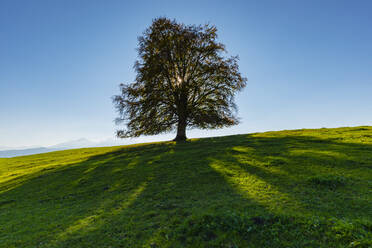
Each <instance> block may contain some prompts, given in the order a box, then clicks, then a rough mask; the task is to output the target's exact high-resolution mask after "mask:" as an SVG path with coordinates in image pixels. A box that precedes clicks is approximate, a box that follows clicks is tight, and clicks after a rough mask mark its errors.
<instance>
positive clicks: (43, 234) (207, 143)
mask: <svg viewBox="0 0 372 248" xmlns="http://www.w3.org/2000/svg"><path fill="white" fill-rule="evenodd" d="M0 247H4V248H5V247H7V248H10V247H17V248H19V247H100V248H101V247H111V248H117V247H152V248H154V247H231V248H232V247H372V127H355V128H337V129H325V128H323V129H314V130H309V129H307V130H305V129H304V130H293V131H280V132H266V133H257V134H247V135H235V136H227V137H218V138H208V139H194V140H191V141H189V142H187V143H183V144H176V143H174V142H162V143H151V144H140V145H132V146H122V147H109V148H88V149H76V150H67V151H60V152H53V153H46V154H38V155H32V156H24V157H17V158H9V159H0Z"/></svg>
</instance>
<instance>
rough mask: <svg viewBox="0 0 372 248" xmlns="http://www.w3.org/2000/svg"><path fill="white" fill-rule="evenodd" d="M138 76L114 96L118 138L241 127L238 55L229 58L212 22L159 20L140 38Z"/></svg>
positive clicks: (241, 84)
mask: <svg viewBox="0 0 372 248" xmlns="http://www.w3.org/2000/svg"><path fill="white" fill-rule="evenodd" d="M138 41H139V47H138V57H139V59H138V60H137V61H136V63H135V70H136V72H137V77H136V80H135V82H134V83H131V84H121V85H120V91H121V94H120V95H117V96H114V99H113V101H114V104H115V106H116V109H117V110H118V112H119V117H118V118H117V119H116V123H117V124H119V123H123V124H124V125H125V126H126V128H125V129H124V130H119V131H118V132H117V135H118V136H119V137H123V138H125V137H138V136H140V135H155V134H159V133H166V132H170V131H173V130H175V129H177V137H176V140H185V139H186V127H187V128H202V129H214V128H221V127H226V126H231V125H236V124H237V123H238V119H237V117H236V116H235V114H236V105H235V103H234V95H235V93H236V92H237V91H239V90H241V89H242V88H244V86H245V84H246V78H244V77H242V76H241V74H240V72H239V67H238V64H237V61H238V57H230V58H225V57H224V56H223V53H224V52H226V50H225V46H224V45H223V44H221V43H219V42H218V41H217V29H216V27H215V26H212V25H209V24H208V25H204V26H201V25H199V26H196V25H185V24H181V23H177V22H176V21H175V20H169V19H167V18H158V19H155V20H154V21H153V23H152V25H151V26H150V27H149V28H148V29H147V30H146V31H145V32H144V33H143V35H142V36H140V37H139V38H138Z"/></svg>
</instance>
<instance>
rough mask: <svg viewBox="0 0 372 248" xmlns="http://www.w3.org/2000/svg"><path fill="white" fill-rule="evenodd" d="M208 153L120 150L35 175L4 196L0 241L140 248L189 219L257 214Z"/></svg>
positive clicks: (196, 148)
mask: <svg viewBox="0 0 372 248" xmlns="http://www.w3.org/2000/svg"><path fill="white" fill-rule="evenodd" d="M208 148H211V147H210V145H208V144H206V143H203V142H195V143H194V142H193V143H192V144H190V143H185V144H174V143H169V144H153V145H147V146H141V147H138V148H137V147H132V148H123V149H119V150H117V151H114V152H110V153H107V154H102V155H98V156H93V157H91V158H89V159H88V160H86V161H83V162H81V163H77V164H72V165H69V166H68V167H63V168H62V169H56V170H53V171H42V172H38V173H37V174H36V175H32V176H30V178H31V179H29V180H27V181H24V182H23V184H19V185H17V187H14V188H12V189H10V190H8V191H6V192H5V193H3V194H1V198H2V199H4V201H8V203H7V204H5V205H3V206H2V209H1V214H2V215H1V217H2V221H4V223H7V225H5V226H2V237H1V235H0V240H4V241H3V242H6V241H9V240H6V239H9V237H10V238H11V240H10V241H9V242H8V243H6V244H14V245H15V246H17V247H25V246H27V245H30V244H31V245H32V246H35V247H78V246H81V245H82V244H81V243H79V242H81V240H83V241H84V242H83V244H84V245H85V246H86V247H88V246H93V245H95V246H97V247H108V246H109V245H110V244H112V245H115V246H122V247H138V246H140V244H142V245H147V244H150V243H151V242H152V238H153V237H154V236H159V235H163V233H162V232H165V230H167V228H168V229H169V228H171V226H174V225H177V222H179V221H180V219H181V220H182V219H183V218H187V217H188V216H190V215H198V214H203V213H208V212H210V213H218V212H226V211H243V210H244V209H246V208H247V207H250V209H251V211H252V212H255V211H256V212H259V213H262V208H261V207H260V204H259V203H257V202H255V201H254V200H250V199H246V198H245V197H244V196H243V195H242V194H241V192H238V191H236V190H235V189H234V188H233V187H231V185H230V184H229V183H228V182H226V181H225V178H224V177H223V175H221V174H220V173H218V172H216V171H215V170H214V169H213V168H211V167H210V166H209V160H208V159H207V158H208V157H209V156H211V155H213V154H214V153H215V152H216V151H210V150H208ZM222 149H224V148H223V147H222ZM123 223H125V225H124V226H123ZM164 223H167V225H168V226H162V225H164ZM10 234H16V235H10ZM164 235H166V233H164ZM97 237H99V238H97ZM77 241H79V242H77ZM132 242H135V243H132ZM0 246H1V242H0Z"/></svg>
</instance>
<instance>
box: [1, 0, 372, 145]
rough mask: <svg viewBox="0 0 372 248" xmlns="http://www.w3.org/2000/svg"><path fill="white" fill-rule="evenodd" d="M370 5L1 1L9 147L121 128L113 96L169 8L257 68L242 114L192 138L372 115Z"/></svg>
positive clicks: (371, 119) (248, 70)
mask: <svg viewBox="0 0 372 248" xmlns="http://www.w3.org/2000/svg"><path fill="white" fill-rule="evenodd" d="M155 2H156V4H154V3H155ZM371 13H372V1H368V0H366V1H362V0H359V1H340V0H335V1H326V0H321V1H315V0H312V1H305V0H303V1H298V0H293V1H284V0H282V1H274V0H273V1H202V0H198V1H189V0H188V1H104V0H101V1H93V0H89V1H88V0H87V1H82V0H79V1H76V0H70V1H68V0H60V1H57V0H55V1H49V0H45V1H37V0H33V1H27V0H23V1H20V0H2V1H0V146H28V145H51V144H55V143H58V142H63V141H66V140H71V139H77V138H81V137H85V138H88V139H106V138H109V137H113V136H114V131H115V129H116V127H115V125H114V123H113V119H114V118H115V117H116V113H115V111H114V108H113V105H112V102H111V96H112V95H115V94H117V93H119V91H118V85H119V83H121V82H132V81H133V80H134V77H135V74H134V70H133V64H134V61H135V59H136V55H137V54H136V50H135V48H136V47H137V37H138V36H139V35H141V33H142V32H143V31H144V29H145V28H146V27H147V26H149V25H150V24H151V21H152V19H153V18H155V17H159V16H166V17H169V18H176V19H177V20H178V21H180V22H184V23H187V24H204V23H207V22H210V23H212V24H215V25H216V26H217V28H218V30H219V32H218V33H219V38H220V41H221V42H223V43H225V44H226V47H227V50H228V51H229V52H230V54H231V55H239V56H240V70H241V72H242V74H243V75H244V76H246V77H247V78H248V84H247V87H246V88H245V90H244V91H243V92H241V93H240V94H239V95H238V97H237V104H238V107H239V115H240V117H241V121H242V123H241V124H240V125H239V126H236V127H233V128H230V129H223V130H218V131H204V130H201V131H200V130H199V131H198V130H195V131H191V132H189V136H190V137H199V136H213V135H224V134H234V133H248V132H255V131H264V130H280V129H295V128H317V127H338V126H355V125H372V96H371V95H372V14H371ZM173 136H174V134H170V135H168V136H158V137H155V138H151V140H154V139H155V140H156V139H159V140H160V139H164V138H172V137H173ZM146 140H150V138H148V139H146V138H145V139H142V140H141V141H146Z"/></svg>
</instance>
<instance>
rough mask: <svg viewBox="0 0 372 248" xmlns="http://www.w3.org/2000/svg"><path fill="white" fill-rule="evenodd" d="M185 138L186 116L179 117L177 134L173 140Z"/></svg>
mask: <svg viewBox="0 0 372 248" xmlns="http://www.w3.org/2000/svg"><path fill="white" fill-rule="evenodd" d="M185 140H186V118H180V119H179V120H178V126H177V136H176V138H174V141H185Z"/></svg>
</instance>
